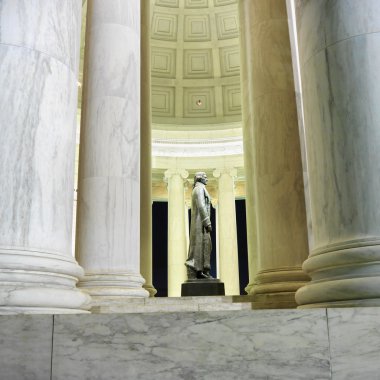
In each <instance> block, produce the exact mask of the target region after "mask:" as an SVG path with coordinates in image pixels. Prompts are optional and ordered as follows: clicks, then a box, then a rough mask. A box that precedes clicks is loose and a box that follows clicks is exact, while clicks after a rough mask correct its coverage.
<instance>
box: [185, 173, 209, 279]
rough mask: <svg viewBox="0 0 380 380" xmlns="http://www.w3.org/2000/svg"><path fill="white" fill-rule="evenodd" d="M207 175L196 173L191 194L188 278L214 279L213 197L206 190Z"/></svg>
mask: <svg viewBox="0 0 380 380" xmlns="http://www.w3.org/2000/svg"><path fill="white" fill-rule="evenodd" d="M207 181H208V179H207V175H206V173H204V172H197V173H195V177H194V186H193V192H192V195H191V226H190V245H189V254H188V258H187V260H186V262H185V265H186V266H187V276H188V279H189V280H191V279H196V278H198V279H212V277H211V275H210V255H211V248H212V245H211V236H210V232H211V231H212V227H211V220H210V207H211V199H210V195H209V193H208V191H207V190H206V185H207Z"/></svg>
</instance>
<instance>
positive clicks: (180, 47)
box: [151, 0, 241, 131]
mask: <svg viewBox="0 0 380 380" xmlns="http://www.w3.org/2000/svg"><path fill="white" fill-rule="evenodd" d="M239 50H240V48H239V22H238V9H237V0H152V23H151V53H152V55H151V74H152V116H153V124H154V125H153V128H154V129H156V130H177V131H180V130H188V131H189V130H193V131H196V130H220V129H231V128H239V127H241V123H240V122H241V94H240V54H239Z"/></svg>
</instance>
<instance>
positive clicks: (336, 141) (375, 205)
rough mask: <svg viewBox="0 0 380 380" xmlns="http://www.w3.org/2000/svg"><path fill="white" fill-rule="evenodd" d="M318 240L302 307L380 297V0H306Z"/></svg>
mask: <svg viewBox="0 0 380 380" xmlns="http://www.w3.org/2000/svg"><path fill="white" fill-rule="evenodd" d="M295 12H296V23H297V34H298V47H299V57H300V69H301V80H302V94H303V106H304V117H305V133H306V136H305V137H306V152H307V162H308V169H309V181H310V182H309V187H310V202H311V209H310V212H311V220H312V228H313V239H314V244H313V247H311V251H310V256H309V258H308V259H307V260H306V261H305V263H304V265H303V269H304V270H305V271H306V272H307V273H308V274H309V275H310V276H311V278H312V281H311V282H310V283H309V284H307V285H306V286H305V287H303V288H301V289H300V290H299V291H298V292H297V294H296V300H297V302H298V303H299V304H300V305H301V306H302V307H321V306H323V307H326V306H327V307H336V306H372V305H375V306H379V305H380V191H379V189H380V176H379V173H380V153H379V152H380V149H379V147H380V129H379V125H380V108H379V102H380V87H379V83H380V71H379V67H380V3H379V1H377V0H364V1H359V2H358V1H354V0H343V1H342V0H336V1H325V0H320V1H302V0H299V1H297V2H296V9H295Z"/></svg>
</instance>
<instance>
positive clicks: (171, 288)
mask: <svg viewBox="0 0 380 380" xmlns="http://www.w3.org/2000/svg"><path fill="white" fill-rule="evenodd" d="M187 176H188V173H187V172H186V171H172V170H167V171H166V172H165V177H166V179H167V181H168V296H169V297H180V296H181V285H182V283H183V282H185V281H186V279H187V272H186V267H185V261H186V259H187V251H188V245H187V242H186V223H185V193H184V179H185V178H187Z"/></svg>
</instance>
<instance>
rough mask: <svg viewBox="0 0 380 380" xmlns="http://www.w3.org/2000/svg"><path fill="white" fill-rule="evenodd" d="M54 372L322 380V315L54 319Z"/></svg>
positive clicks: (326, 374) (325, 373) (325, 363)
mask: <svg viewBox="0 0 380 380" xmlns="http://www.w3.org/2000/svg"><path fill="white" fill-rule="evenodd" d="M274 326H276V327H275V331H273V328H274ZM53 369H54V373H53V379H65V378H66V379H67V378H74V379H75V378H88V379H93V378H100V379H104V378H107V379H122V378H123V376H124V377H125V376H128V377H129V378H131V379H151V378H152V376H153V377H154V378H155V379H166V380H174V379H176V380H177V379H192V378H199V379H208V380H209V379H210V380H212V379H215V380H217V379H218V380H221V379H236V378H239V379H252V378H254V379H267V378H269V379H311V378H314V379H316V378H318V379H329V378H330V366H329V357H328V341H327V325H326V320H325V311H324V310H313V311H308V312H305V311H303V312H300V311H298V312H297V317H295V313H294V312H289V311H288V312H279V311H273V312H271V313H268V312H256V313H254V312H252V311H239V312H198V313H163V314H151V315H143V314H140V315H139V314H137V315H128V316H125V315H113V316H109V315H102V316H100V315H91V316H89V317H88V318H86V319H82V318H75V317H74V318H64V317H63V318H62V317H60V316H59V317H56V318H55V326H54V351H53Z"/></svg>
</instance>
